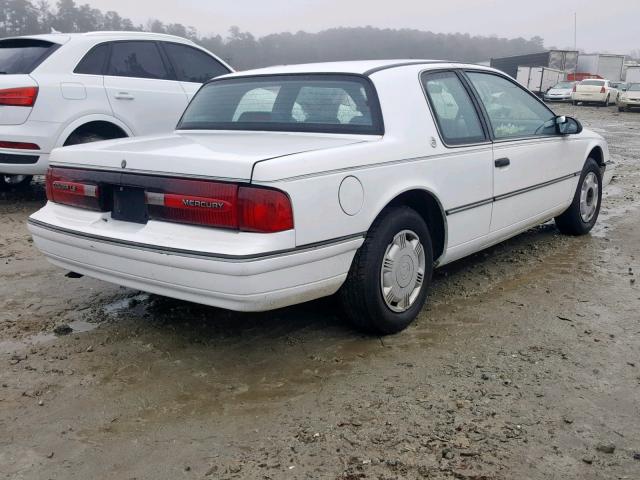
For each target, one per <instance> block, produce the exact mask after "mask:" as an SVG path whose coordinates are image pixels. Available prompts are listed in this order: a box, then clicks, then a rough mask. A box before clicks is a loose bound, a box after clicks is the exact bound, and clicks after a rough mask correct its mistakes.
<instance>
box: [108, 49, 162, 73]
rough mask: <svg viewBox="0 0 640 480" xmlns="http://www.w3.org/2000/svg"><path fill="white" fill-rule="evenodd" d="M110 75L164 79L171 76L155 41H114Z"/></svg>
mask: <svg viewBox="0 0 640 480" xmlns="http://www.w3.org/2000/svg"><path fill="white" fill-rule="evenodd" d="M108 75H113V76H117V77H137V78H157V79H163V80H166V79H168V78H170V77H169V73H168V72H167V69H166V68H165V66H164V63H163V62H162V57H161V56H160V51H159V50H158V46H157V45H156V44H155V42H114V43H113V47H112V50H111V60H110V62H109V69H108Z"/></svg>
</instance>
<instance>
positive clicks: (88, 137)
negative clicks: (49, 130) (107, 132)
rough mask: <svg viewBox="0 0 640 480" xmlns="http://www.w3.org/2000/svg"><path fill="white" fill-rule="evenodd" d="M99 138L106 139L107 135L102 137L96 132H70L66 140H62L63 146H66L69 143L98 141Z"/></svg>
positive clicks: (77, 143)
mask: <svg viewBox="0 0 640 480" xmlns="http://www.w3.org/2000/svg"><path fill="white" fill-rule="evenodd" d="M101 140H107V137H103V136H102V135H100V134H98V133H72V134H71V135H69V138H67V141H66V142H64V146H65V147H67V146H69V145H80V144H83V143H93V142H99V141H101Z"/></svg>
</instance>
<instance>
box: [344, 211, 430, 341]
mask: <svg viewBox="0 0 640 480" xmlns="http://www.w3.org/2000/svg"><path fill="white" fill-rule="evenodd" d="M404 230H410V231H411V232H414V233H415V234H416V235H417V237H418V240H419V241H420V243H421V244H422V246H423V251H424V263H425V267H424V275H423V281H422V284H421V287H420V290H419V291H418V296H417V297H416V298H415V300H414V301H413V303H412V304H411V306H410V307H409V308H408V309H406V310H405V311H402V312H396V311H393V310H392V309H391V307H389V306H388V305H387V302H386V301H385V299H384V298H383V294H382V285H381V283H382V282H381V269H382V264H383V261H384V258H385V255H386V253H387V248H388V247H389V246H390V245H391V243H392V242H393V241H394V238H395V237H396V235H398V234H400V232H403V231H404ZM412 265H413V263H412ZM413 271H414V270H413V269H412V270H411V272H412V273H413ZM432 273H433V247H432V243H431V235H430V234H429V229H428V227H427V224H426V223H425V221H424V219H423V218H422V217H421V216H420V215H419V214H418V213H417V212H416V211H415V210H413V209H411V208H409V207H406V206H399V207H391V208H388V209H387V210H386V211H385V212H383V214H381V215H380V216H379V217H378V218H377V219H376V221H375V222H374V224H373V226H372V227H371V228H370V229H369V232H368V233H367V238H366V239H365V241H364V244H363V245H362V247H360V249H359V250H358V252H357V253H356V256H355V258H354V259H353V263H352V264H351V270H350V271H349V275H348V276H347V280H346V281H345V283H344V285H343V286H342V288H341V290H340V293H339V297H340V303H341V304H342V309H343V311H344V313H345V314H346V316H347V318H348V319H349V320H350V321H351V323H352V324H353V325H355V326H356V327H357V328H358V329H360V330H363V331H365V332H367V333H375V334H383V335H388V334H392V333H397V332H400V331H401V330H404V329H405V328H407V326H409V324H411V322H413V320H414V319H415V318H416V316H417V315H418V313H419V312H420V310H421V309H422V306H423V305H424V302H425V300H426V297H427V290H428V288H429V284H430V283H431V275H432ZM414 292H415V289H414Z"/></svg>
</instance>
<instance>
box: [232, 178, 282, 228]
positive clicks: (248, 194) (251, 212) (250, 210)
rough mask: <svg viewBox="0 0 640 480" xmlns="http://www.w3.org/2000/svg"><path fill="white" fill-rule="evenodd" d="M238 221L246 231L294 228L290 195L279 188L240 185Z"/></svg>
mask: <svg viewBox="0 0 640 480" xmlns="http://www.w3.org/2000/svg"><path fill="white" fill-rule="evenodd" d="M238 222H239V227H240V230H244V231H246V232H260V233H273V232H282V231H284V230H290V229H292V228H293V210H292V209H291V201H290V200H289V197H288V196H287V195H286V194H285V193H284V192H281V191H279V190H272V189H267V188H255V187H240V189H239V191H238Z"/></svg>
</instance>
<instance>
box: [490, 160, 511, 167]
mask: <svg viewBox="0 0 640 480" xmlns="http://www.w3.org/2000/svg"><path fill="white" fill-rule="evenodd" d="M493 163H494V164H495V166H496V168H502V167H508V166H509V165H510V164H511V160H509V159H508V158H499V159H498V160H496V161H495V162H493Z"/></svg>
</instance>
